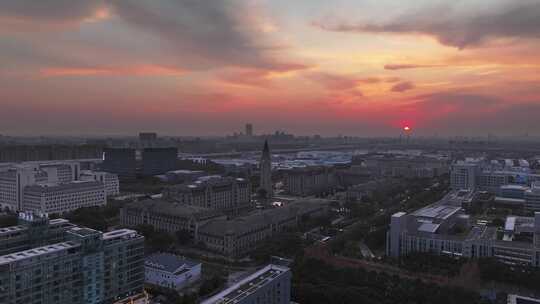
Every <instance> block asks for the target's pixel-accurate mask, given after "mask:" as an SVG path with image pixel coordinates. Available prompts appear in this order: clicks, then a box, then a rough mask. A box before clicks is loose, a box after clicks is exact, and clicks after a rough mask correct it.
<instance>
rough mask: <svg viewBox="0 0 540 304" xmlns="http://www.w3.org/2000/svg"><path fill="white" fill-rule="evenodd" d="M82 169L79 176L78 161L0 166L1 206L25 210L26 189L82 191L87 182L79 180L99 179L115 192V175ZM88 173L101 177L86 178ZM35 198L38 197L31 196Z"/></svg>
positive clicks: (116, 182) (31, 191)
mask: <svg viewBox="0 0 540 304" xmlns="http://www.w3.org/2000/svg"><path fill="white" fill-rule="evenodd" d="M84 172H85V175H84V176H81V174H82V171H81V170H80V163H79V162H75V161H65V162H26V163H21V164H7V165H5V166H2V168H0V206H1V207H2V208H8V209H10V210H13V211H24V210H25V209H24V208H25V206H23V203H24V200H25V192H28V193H31V194H35V195H38V194H37V192H35V191H36V189H37V188H39V187H42V188H45V187H50V189H49V190H53V188H54V189H60V188H62V189H67V188H69V189H72V190H73V189H81V191H86V190H87V189H86V187H85V186H88V185H89V184H86V183H81V184H79V182H81V181H99V182H101V183H102V185H104V186H105V188H106V192H107V193H110V194H111V195H112V193H117V192H118V186H119V184H118V180H117V177H115V176H113V175H110V174H105V173H96V172H92V171H84ZM100 174H101V175H100ZM89 175H90V176H94V175H97V176H102V177H103V178H102V179H100V178H93V177H92V178H89V177H88V176H89ZM43 192H44V191H43ZM49 192H50V191H49ZM73 195H75V194H73ZM81 195H84V194H83V193H81V194H79V196H81ZM29 199H30V198H27V201H28V200H29ZM34 199H40V198H38V197H34ZM63 199H66V200H68V197H64V198H63ZM73 199H74V198H70V200H73ZM33 203H34V204H37V203H38V202H36V201H33ZM56 203H57V202H56ZM45 209H47V208H45ZM32 210H38V209H32ZM42 210H44V209H42Z"/></svg>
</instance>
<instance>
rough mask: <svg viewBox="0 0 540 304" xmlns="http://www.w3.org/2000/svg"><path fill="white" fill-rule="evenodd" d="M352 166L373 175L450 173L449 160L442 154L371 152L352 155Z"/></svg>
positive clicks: (407, 176) (425, 176)
mask: <svg viewBox="0 0 540 304" xmlns="http://www.w3.org/2000/svg"><path fill="white" fill-rule="evenodd" d="M351 164H352V166H354V167H357V168H361V169H362V170H363V171H365V172H369V173H370V175H371V176H372V177H404V178H433V177H436V176H440V175H442V174H445V173H448V162H447V159H446V158H445V157H442V156H440V155H401V154H381V153H370V154H367V155H355V156H353V157H352V161H351Z"/></svg>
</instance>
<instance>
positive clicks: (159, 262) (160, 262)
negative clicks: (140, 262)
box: [144, 253, 201, 290]
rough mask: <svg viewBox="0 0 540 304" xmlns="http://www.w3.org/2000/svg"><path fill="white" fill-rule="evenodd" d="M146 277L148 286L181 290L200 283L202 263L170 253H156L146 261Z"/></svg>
mask: <svg viewBox="0 0 540 304" xmlns="http://www.w3.org/2000/svg"><path fill="white" fill-rule="evenodd" d="M144 277H145V282H146V283H147V284H152V285H156V286H160V287H163V288H169V289H174V290H181V289H183V288H185V287H188V286H189V285H191V284H193V283H195V282H197V281H199V279H200V278H201V263H199V262H194V261H191V260H188V259H186V258H183V257H179V256H176V255H174V254H170V253H156V254H153V255H151V256H149V257H147V258H146V259H145V261H144Z"/></svg>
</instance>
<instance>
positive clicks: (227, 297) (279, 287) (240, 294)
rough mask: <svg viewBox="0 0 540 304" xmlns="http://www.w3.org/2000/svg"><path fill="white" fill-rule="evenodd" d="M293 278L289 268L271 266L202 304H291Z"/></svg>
mask: <svg viewBox="0 0 540 304" xmlns="http://www.w3.org/2000/svg"><path fill="white" fill-rule="evenodd" d="M291 277H292V274H291V271H290V269H289V268H287V267H285V266H281V265H273V264H270V265H268V266H266V267H264V268H262V269H260V270H258V271H256V272H255V273H253V274H251V275H249V276H248V277H246V278H245V279H243V280H241V281H239V282H237V283H235V284H233V285H231V286H229V287H228V288H226V289H224V290H223V291H221V292H219V293H218V294H216V295H214V296H213V297H211V298H209V299H206V300H204V301H202V302H201V304H251V303H265V304H289V303H291Z"/></svg>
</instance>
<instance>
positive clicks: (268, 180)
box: [259, 141, 274, 198]
mask: <svg viewBox="0 0 540 304" xmlns="http://www.w3.org/2000/svg"><path fill="white" fill-rule="evenodd" d="M260 170H261V184H260V188H259V189H260V190H264V191H261V192H264V194H265V196H266V198H271V197H273V196H274V188H273V185H272V158H271V155H270V148H269V147H268V141H265V142H264V148H263V153H262V157H261V162H260Z"/></svg>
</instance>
